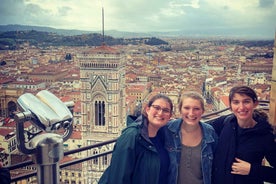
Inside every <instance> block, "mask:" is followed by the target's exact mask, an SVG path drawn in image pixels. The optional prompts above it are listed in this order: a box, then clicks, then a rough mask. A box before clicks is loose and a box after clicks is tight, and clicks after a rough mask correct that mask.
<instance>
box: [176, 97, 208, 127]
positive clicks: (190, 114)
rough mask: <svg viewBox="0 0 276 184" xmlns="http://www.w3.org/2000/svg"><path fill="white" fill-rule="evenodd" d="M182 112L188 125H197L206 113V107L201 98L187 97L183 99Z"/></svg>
mask: <svg viewBox="0 0 276 184" xmlns="http://www.w3.org/2000/svg"><path fill="white" fill-rule="evenodd" d="M180 113H181V116H182V119H183V121H184V122H185V123H186V124H187V125H197V124H198V123H199V121H200V119H201V116H202V114H203V113H204V109H203V106H202V103H201V101H200V100H198V99H194V98H190V97H186V98H183V99H182V106H181V108H180Z"/></svg>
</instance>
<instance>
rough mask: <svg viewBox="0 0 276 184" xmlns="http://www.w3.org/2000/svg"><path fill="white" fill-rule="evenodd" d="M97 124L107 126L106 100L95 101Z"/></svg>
mask: <svg viewBox="0 0 276 184" xmlns="http://www.w3.org/2000/svg"><path fill="white" fill-rule="evenodd" d="M95 125H96V126H105V102H104V101H95Z"/></svg>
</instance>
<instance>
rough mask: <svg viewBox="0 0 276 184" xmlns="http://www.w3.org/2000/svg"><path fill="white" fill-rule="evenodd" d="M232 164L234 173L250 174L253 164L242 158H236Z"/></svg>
mask: <svg viewBox="0 0 276 184" xmlns="http://www.w3.org/2000/svg"><path fill="white" fill-rule="evenodd" d="M235 160H236V161H235V162H233V164H232V171H231V173H232V174H239V175H248V174H249V172H250V168H251V164H250V163H249V162H246V161H243V160H241V159H238V158H235Z"/></svg>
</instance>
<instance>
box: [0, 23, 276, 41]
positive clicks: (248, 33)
mask: <svg viewBox="0 0 276 184" xmlns="http://www.w3.org/2000/svg"><path fill="white" fill-rule="evenodd" d="M31 30H35V31H42V32H51V33H56V34H59V35H64V36H74V35H81V34H93V33H98V34H101V33H102V31H101V30H98V31H84V30H76V29H55V28H52V27H42V26H28V25H18V24H13V25H12V24H10V25H0V32H6V31H31ZM104 34H105V35H109V36H112V37H114V38H142V37H158V38H165V37H171V38H176V37H182V38H209V39H248V40H264V39H266V40H271V39H274V34H273V33H272V34H271V35H270V31H269V30H268V31H267V34H261V35H260V33H257V32H254V30H244V29H227V28H225V29H214V28H209V29H205V30H204V29H200V30H198V29H191V28H185V30H180V31H168V32H158V31H157V32H126V31H117V30H105V33H104ZM237 34H238V35H237Z"/></svg>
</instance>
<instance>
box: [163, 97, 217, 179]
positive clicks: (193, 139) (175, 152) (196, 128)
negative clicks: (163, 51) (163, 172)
mask: <svg viewBox="0 0 276 184" xmlns="http://www.w3.org/2000/svg"><path fill="white" fill-rule="evenodd" d="M178 108H179V112H180V114H181V118H179V119H176V120H172V121H170V122H169V123H168V125H167V127H168V131H166V133H167V134H168V135H166V137H171V138H170V139H169V138H167V139H166V148H167V150H169V155H170V158H171V167H170V173H171V174H170V180H169V183H170V184H182V183H183V184H211V173H212V162H213V153H214V150H215V147H216V143H217V136H216V133H215V131H214V129H213V128H212V127H211V126H210V125H208V124H206V123H202V122H200V119H201V116H202V114H203V113H204V99H203V98H202V96H201V95H200V94H198V93H196V92H186V93H184V94H182V96H181V98H180V101H179V106H178Z"/></svg>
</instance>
